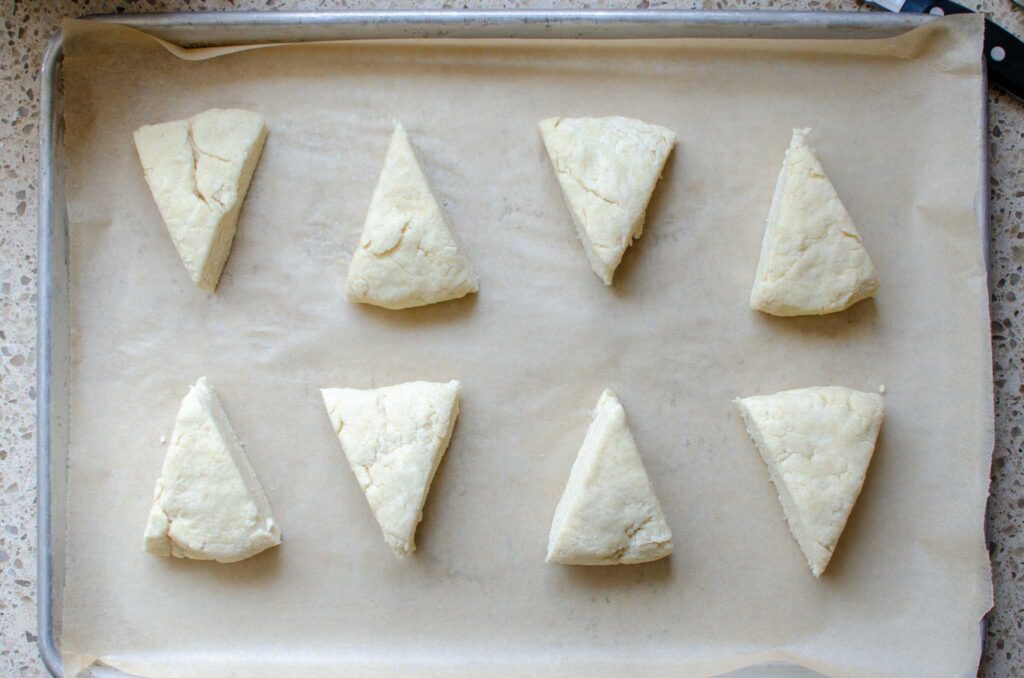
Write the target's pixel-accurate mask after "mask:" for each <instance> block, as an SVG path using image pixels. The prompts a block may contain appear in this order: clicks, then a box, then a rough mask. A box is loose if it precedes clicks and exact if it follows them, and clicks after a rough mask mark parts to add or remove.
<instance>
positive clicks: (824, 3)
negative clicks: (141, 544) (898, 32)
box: [0, 0, 1024, 677]
mask: <svg viewBox="0 0 1024 678" xmlns="http://www.w3.org/2000/svg"><path fill="white" fill-rule="evenodd" d="M961 1H962V2H964V4H967V5H969V6H971V7H972V8H975V9H984V10H985V11H988V12H990V13H991V14H992V15H993V17H994V18H995V19H996V20H997V21H998V22H999V23H1001V24H1002V25H1003V26H1004V27H1006V28H1007V29H1009V30H1011V31H1013V32H1015V33H1016V34H1017V35H1022V36H1024V9H1021V8H1020V7H1017V6H1015V5H1013V4H1012V3H1011V0H984V1H983V2H981V3H980V4H979V3H977V2H975V1H974V0H961ZM550 6H559V7H563V8H577V9H579V8H600V9H635V8H648V7H649V8H676V9H690V8H703V9H756V8H762V9H764V8H772V9H814V10H861V11H865V10H867V9H868V8H867V6H865V5H864V4H861V3H859V2H857V1H856V0H778V1H777V0H704V1H703V2H701V1H700V0H695V1H691V2H687V1H686V0H683V1H681V2H668V1H665V0H609V1H605V2H601V1H594V2H582V1H579V0H573V1H570V2H562V3H551V2H547V1H545V0H522V1H519V2H516V1H508V0H476V1H474V0H466V1H463V0H455V1H453V0H426V1H424V2H416V1H415V0H390V1H388V0H383V1H380V0H338V1H336V2H331V1H330V0H293V1H289V0H138V1H137V2H132V1H131V0H122V2H112V1H104V0H95V1H92V0H64V1H61V0H40V1H38V2H32V1H29V2H24V1H19V0H0V18H2V19H3V29H4V33H5V37H4V39H3V40H2V43H0V111H2V117H0V182H2V183H0V214H2V218H0V675H4V676H15V675H17V676H36V675H45V674H46V670H45V668H43V665H42V662H41V661H40V659H39V654H38V649H37V646H36V577H35V571H36V558H35V544H36V510H35V473H36V469H35V444H36V440H35V436H36V431H35V400H36V391H35V378H36V375H35V361H36V331H35V327H36V325H35V323H36V182H37V172H38V154H37V142H38V128H39V67H40V61H41V58H42V53H43V49H44V47H45V44H46V40H47V39H48V38H49V37H50V36H51V35H53V34H54V33H55V32H56V31H57V28H58V26H59V24H60V20H61V19H62V18H63V17H65V16H79V15H83V14H91V13H104V12H125V11H128V12H139V11H171V10H184V9H193V10H239V9H267V10H272V9H374V8H375V9H386V8H387V9H400V8H414V7H418V8H421V9H422V8H431V9H437V8H467V7H472V8H479V9H501V8H541V7H550ZM989 102H990V108H989V130H990V142H989V152H990V159H991V173H992V180H991V185H992V191H991V198H990V207H991V213H992V234H991V247H992V249H991V252H992V274H991V281H990V285H991V290H992V297H991V304H992V348H993V362H994V366H993V367H994V370H995V384H996V392H995V404H996V445H995V453H994V458H993V464H992V496H991V500H990V502H989V535H990V537H989V539H990V541H989V548H990V551H991V554H992V574H993V579H994V582H995V609H994V611H993V612H992V614H991V615H990V619H989V627H988V642H987V647H986V652H985V656H984V658H983V661H982V666H981V670H980V673H979V675H983V676H999V677H1002V676H1017V675H1021V676H1024V461H1022V459H1021V453H1022V445H1024V429H1022V427H1024V424H1022V421H1024V420H1022V409H1024V377H1022V371H1024V326H1022V323H1024V318H1022V317H1021V313H1022V310H1024V288H1022V283H1024V224H1022V221H1024V104H1022V103H1021V102H1018V101H1016V100H1014V99H1013V98H1011V97H1009V96H1007V95H1005V94H1003V93H1001V92H998V91H995V90H993V91H992V92H991V93H990V100H989ZM1018 330H1021V331H1020V332H1018Z"/></svg>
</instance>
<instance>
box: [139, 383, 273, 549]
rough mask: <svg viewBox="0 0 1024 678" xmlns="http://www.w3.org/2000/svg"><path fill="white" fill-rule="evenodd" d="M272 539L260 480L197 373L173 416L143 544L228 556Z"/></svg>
mask: <svg viewBox="0 0 1024 678" xmlns="http://www.w3.org/2000/svg"><path fill="white" fill-rule="evenodd" d="M280 543H281V531H280V529H278V526H277V522H276V521H275V520H274V515H273V512H272V511H271V509H270V503H269V502H268V501H267V497H266V495H265V494H264V493H263V487H262V486H261V485H260V481H259V480H258V479H257V478H256V473H255V471H253V469H252V465H251V464H250V463H249V459H248V458H247V457H246V456H245V452H244V451H243V450H242V444H241V443H240V442H239V440H238V437H237V436H236V435H235V432H234V430H233V429H232V428H231V424H230V422H228V418H227V415H226V414H225V413H224V408H222V407H221V405H220V402H219V401H218V400H217V396H216V395H215V394H214V392H213V389H211V388H210V385H209V383H207V381H206V379H205V378H200V379H199V381H197V382H196V385H195V386H193V387H191V388H190V389H189V391H188V395H186V396H185V399H184V400H182V401H181V408H180V409H179V410H178V418H177V420H176V421H175V422H174V432H173V433H172V434H171V443H170V447H169V448H168V450H167V456H166V457H165V458H164V466H163V471H162V472H161V473H160V478H159V480H157V481H156V490H155V491H154V493H153V508H152V509H151V510H150V512H149V523H148V524H147V525H146V532H145V541H144V546H145V549H146V550H147V551H149V552H150V553H155V554H157V555H158V556H175V557H176V558H195V559H197V560H217V561H220V562H222V563H231V562H234V561H236V560H243V559H245V558H248V557H249V556H254V555H256V554H257V553H259V552H260V551H263V550H265V549H268V548H270V547H271V546H277V545H278V544H280Z"/></svg>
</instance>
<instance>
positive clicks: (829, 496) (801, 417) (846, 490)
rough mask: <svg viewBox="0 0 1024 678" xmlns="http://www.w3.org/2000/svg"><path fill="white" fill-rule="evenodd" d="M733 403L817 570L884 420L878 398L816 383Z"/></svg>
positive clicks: (826, 555) (840, 529) (847, 510)
mask: <svg viewBox="0 0 1024 678" xmlns="http://www.w3.org/2000/svg"><path fill="white" fill-rule="evenodd" d="M735 403H736V406H737V407H738V408H739V410H740V413H741V414H742V415H743V419H744V421H745V422H746V425H747V432H748V433H749V434H750V437H751V438H753V440H754V443H755V444H756V445H757V449H758V451H759V452H760V453H761V457H762V459H764V463H765V464H766V465H767V466H768V473H769V476H770V477H771V480H772V482H773V483H774V484H775V489H776V490H777V491H778V493H779V501H780V502H781V503H782V509H783V512H784V513H785V516H786V521H787V522H788V523H789V529H790V531H792V533H793V536H794V537H795V538H796V540H797V543H799V544H800V548H801V550H802V551H803V552H804V556H806V558H807V562H808V564H809V565H810V567H811V571H812V572H813V573H814V576H816V577H817V576H820V575H821V573H822V572H824V571H825V568H826V567H827V566H828V563H829V560H831V558H832V552H833V551H834V550H835V547H836V544H837V543H838V541H839V535H841V534H842V532H843V528H844V527H845V526H846V520H847V518H849V516H850V511H851V510H852V509H853V505H854V503H855V502H856V501H857V496H858V495H859V494H860V490H861V487H862V486H863V484H864V476H865V474H866V473H867V470H868V464H869V463H870V462H871V455H872V454H873V453H874V450H875V440H876V438H877V437H878V430H879V428H880V427H881V425H882V414H883V409H884V407H883V402H882V396H880V395H878V394H877V393H864V392H861V391H854V390H852V389H849V388H843V387H840V386H821V387H816V388H800V389H794V390H792V391H782V392H781V393H776V394H775V395H767V396H751V397H749V398H740V399H737V400H736V401H735Z"/></svg>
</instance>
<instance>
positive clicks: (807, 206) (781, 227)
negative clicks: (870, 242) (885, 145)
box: [750, 129, 878, 316]
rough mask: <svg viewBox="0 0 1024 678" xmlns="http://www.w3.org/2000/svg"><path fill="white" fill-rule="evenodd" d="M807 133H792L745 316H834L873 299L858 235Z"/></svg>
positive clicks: (872, 280) (874, 287) (871, 273)
mask: <svg viewBox="0 0 1024 678" xmlns="http://www.w3.org/2000/svg"><path fill="white" fill-rule="evenodd" d="M810 131H811V130H810V129H795V130H793V138H792V140H791V141H790V143H789V149H788V150H787V151H786V157H785V159H784V160H783V162H782V171H781V172H780V173H779V179H778V181H777V182H776V184H775V196H774V197H773V198H772V205H771V208H770V209H769V211H768V223H767V225H766V226H765V231H764V240H763V241H762V243H761V258H760V260H759V261H758V264H757V276H756V279H755V280H754V288H753V290H752V291H751V293H750V306H751V308H753V309H755V310H758V311H764V312H765V313H770V314H772V315H778V316H794V315H824V314H826V313H835V312H836V311H842V310H843V309H846V308H849V307H850V306H853V305H854V304H856V303H857V302H858V301H861V300H862V299H867V298H868V297H873V296H875V292H877V291H878V278H877V277H875V267H874V266H873V265H872V263H871V257H869V256H868V252H867V250H866V249H864V244H863V243H862V242H861V239H860V234H859V233H857V227H856V226H854V225H853V219H852V218H850V214H849V212H847V211H846V207H844V206H843V203H842V201H841V200H840V199H839V195H838V194H837V193H836V189H835V188H834V187H833V186H832V182H831V181H829V180H828V177H826V176H825V171H824V170H823V169H822V168H821V163H820V162H818V158H817V157H816V156H815V154H814V150H813V149H812V148H811V147H810V146H808V145H807V139H806V135H807V133H808V132H810Z"/></svg>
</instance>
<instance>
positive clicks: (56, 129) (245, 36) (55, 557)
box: [36, 10, 991, 678]
mask: <svg viewBox="0 0 1024 678" xmlns="http://www.w3.org/2000/svg"><path fill="white" fill-rule="evenodd" d="M86 18H87V19H90V20H94V21H104V22H110V23H117V24H122V25H125V26H130V27H132V28H136V29H139V30H142V31H145V32H147V33H150V34H152V35H154V36H156V37H159V38H162V39H164V40H167V41H169V42H173V43H175V44H179V45H182V46H199V45H202V46H214V45H223V44H246V43H248V44H253V43H264V42H271V43H272V42H311V41H318V40H352V39H387V38H591V39H593V38H600V39H615V38H638V37H729V38H738V37H743V38H783V39H814V38H836V37H847V38H850V39H871V38H884V37H892V36H895V35H900V34H902V33H905V32H907V31H909V30H912V29H913V28H916V27H917V26H920V25H922V24H923V23H925V22H927V21H929V20H931V19H932V17H930V16H927V15H905V14H876V13H866V12H788V11H761V10H754V11H704V10H636V11H633V10H620V11H604V10H561V11H560V10H494V11H483V10H480V11H448V10H436V11H417V10H411V11H366V12H361V11H354V12H272V13H260V12H204V13H188V12H171V13H147V14H133V15H97V16H90V17H86ZM62 57H63V35H62V34H61V33H58V34H57V35H55V36H54V37H53V38H52V39H51V40H50V42H49V44H48V45H47V48H46V51H45V53H44V56H43V64H42V69H41V89H40V118H41V124H40V128H39V129H40V133H39V193H38V196H39V197H38V201H39V203H38V209H39V223H38V228H39V233H38V238H39V239H38V256H39V261H38V276H39V283H38V294H37V297H38V302H37V303H38V309H37V310H38V314H37V325H36V329H37V351H36V355H37V358H36V374H37V376H36V393H37V403H36V423H37V438H36V440H37V443H36V455H37V459H36V469H37V478H36V481H37V496H36V506H37V513H38V530H37V545H38V565H37V573H36V574H37V581H38V595H37V612H38V618H39V626H38V632H39V640H38V644H39V652H40V655H41V657H42V660H43V663H44V664H45V666H46V668H47V669H48V670H49V672H50V673H51V674H52V675H54V676H57V677H58V678H63V676H65V673H64V668H63V666H62V663H61V653H60V649H59V646H58V640H57V637H58V623H59V622H58V617H57V614H58V612H59V611H56V610H55V609H54V603H55V599H56V596H55V593H56V591H57V589H58V586H62V585H63V574H64V573H63V568H64V552H63V539H61V540H60V541H58V540H56V539H55V536H56V535H57V531H55V530H54V524H55V517H56V521H57V524H58V525H60V526H61V527H63V516H62V514H60V513H59V512H54V511H53V508H54V507H53V502H54V494H53V489H54V479H55V476H57V478H58V479H59V482H58V483H57V487H58V490H59V493H58V499H57V501H58V502H59V504H58V506H62V505H63V496H62V495H63V492H64V489H65V487H66V484H65V483H66V478H65V476H66V467H67V464H66V460H64V459H63V458H62V459H60V460H59V461H62V462H64V463H62V464H61V465H59V466H58V467H57V468H56V469H55V468H54V467H53V464H54V457H53V454H52V452H53V450H54V449H55V447H54V446H55V444H63V445H65V446H66V442H67V434H68V416H69V415H68V409H67V407H66V405H67V394H68V371H67V367H68V365H69V360H70V355H69V351H68V348H69V347H68V343H69V336H68V335H69V333H68V328H67V322H68V318H67V315H68V314H67V310H68V262H69V259H68V233H67V209H66V208H67V206H66V204H65V202H64V182H63V178H64V177H63V166H62V162H61V160H62V158H61V157H60V154H61V152H62V149H63V132H64V129H63V108H62V106H63V99H62V94H63V93H62V91H61V83H60V77H59V76H60V66H61V59H62ZM986 81H987V78H983V86H984V87H985V88H986V90H987V82H986ZM982 102H983V103H982V110H981V118H980V120H979V121H978V124H979V125H980V126H981V128H982V129H983V130H986V131H987V124H988V123H987V118H988V111H987V108H988V97H987V95H985V92H984V91H983V92H982ZM983 149H984V150H983V157H982V162H981V169H982V171H981V176H980V177H979V183H978V192H977V194H976V195H977V197H976V202H975V208H976V210H977V213H978V222H979V224H980V225H981V233H980V236H981V238H982V247H983V249H984V254H985V260H986V262H989V212H988V194H989V191H988V187H989V163H988V152H987V144H986V145H984V146H983ZM989 265H991V263H990V262H989ZM61 532H63V530H61ZM55 563H57V565H56V568H55V565H54V564H55ZM58 580H59V581H58ZM986 627H987V619H983V620H982V622H981V628H980V632H981V636H982V645H983V647H984V641H985V631H986ZM89 673H90V675H92V676H97V677H100V676H107V677H111V678H113V677H114V676H125V675H127V674H125V673H123V672H121V671H118V670H116V669H111V668H109V667H104V666H95V667H94V668H92V669H90V671H89ZM728 675H729V676H732V677H733V678H755V677H756V678H769V677H771V678H799V677H801V676H804V677H805V676H817V675H820V674H817V673H815V672H812V671H808V670H806V669H803V668H801V667H797V666H793V665H785V664H776V665H765V666H760V667H751V668H748V669H742V670H740V671H736V672H732V673H730V674H728Z"/></svg>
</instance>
